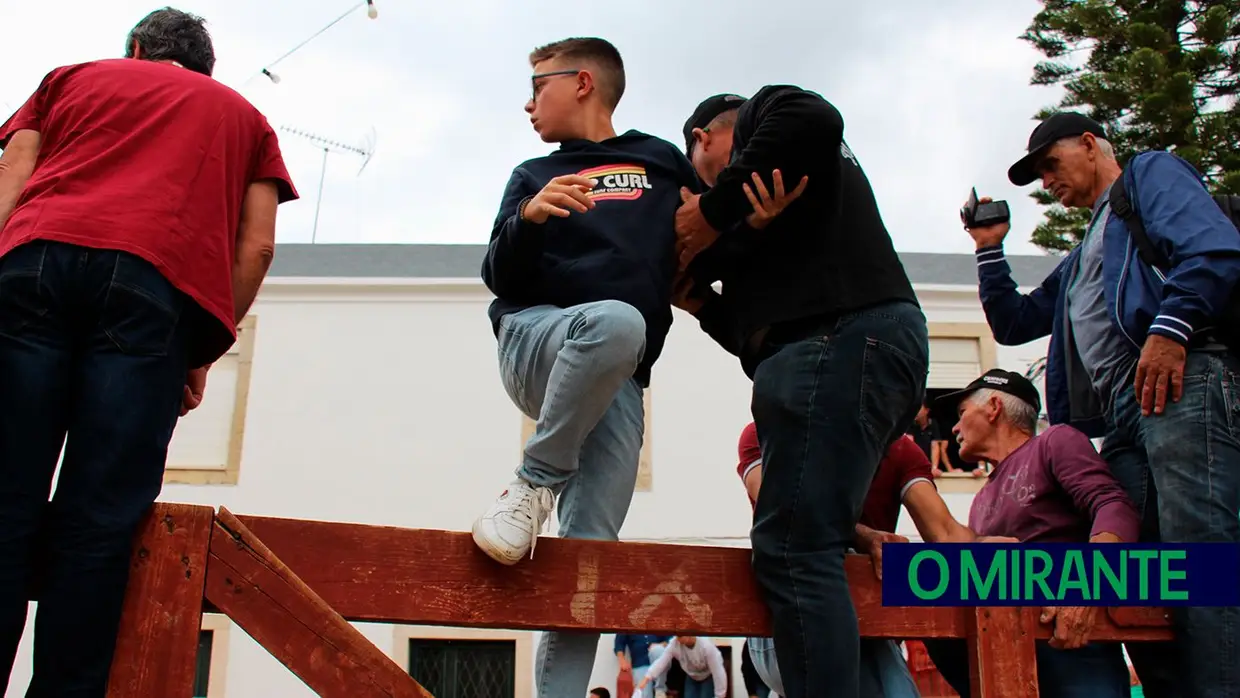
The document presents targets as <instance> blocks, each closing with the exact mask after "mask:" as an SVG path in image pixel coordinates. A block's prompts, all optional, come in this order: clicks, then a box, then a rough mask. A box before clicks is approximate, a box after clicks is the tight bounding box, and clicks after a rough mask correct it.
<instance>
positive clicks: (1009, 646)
mask: <svg viewBox="0 0 1240 698" xmlns="http://www.w3.org/2000/svg"><path fill="white" fill-rule="evenodd" d="M1036 613H1038V611H1037V609H1033V608H1016V607H1006V608H993V607H992V608H977V609H974V610H973V613H972V614H971V615H972V619H971V620H972V622H971V623H970V625H969V631H968V632H969V635H968V645H969V690H970V693H972V694H973V695H975V696H979V698H1038V664H1037V657H1036V655H1035V652H1034V644H1033V635H1034V625H1035V623H1036V622H1037V619H1036V616H1035V614H1036Z"/></svg>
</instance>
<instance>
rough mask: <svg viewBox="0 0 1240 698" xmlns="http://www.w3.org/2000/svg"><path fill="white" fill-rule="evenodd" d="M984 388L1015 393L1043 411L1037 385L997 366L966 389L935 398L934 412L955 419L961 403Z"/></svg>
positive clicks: (1037, 410) (1023, 400)
mask: <svg viewBox="0 0 1240 698" xmlns="http://www.w3.org/2000/svg"><path fill="white" fill-rule="evenodd" d="M983 389H990V390H997V391H999V392H1001V393H1007V394H1008V395H1013V396H1015V397H1017V398H1019V399H1020V400H1021V401H1022V402H1027V403H1029V404H1030V405H1032V406H1033V411H1034V412H1039V413H1040V412H1041V411H1042V396H1041V395H1039V394H1038V389H1037V387H1036V386H1034V384H1033V383H1032V382H1031V381H1030V380H1029V379H1028V378H1025V377H1024V376H1022V375H1020V374H1019V373H1015V372H1013V371H1004V370H1003V369H1000V368H995V369H991V370H989V371H987V372H985V373H983V374H982V375H981V376H979V377H978V378H977V379H976V380H974V381H973V382H972V383H970V384H968V385H967V386H965V388H964V390H957V391H956V392H954V393H948V394H946V395H944V396H942V397H940V398H939V399H937V400H935V401H934V412H935V414H937V415H941V418H946V417H947V416H948V415H950V416H951V418H952V419H954V418H955V416H956V411H957V410H958V409H959V407H960V403H961V402H963V401H964V400H965V399H966V398H968V397H969V396H970V395H972V394H973V393H975V392H977V391H979V390H983Z"/></svg>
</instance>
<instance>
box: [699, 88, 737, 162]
mask: <svg viewBox="0 0 1240 698" xmlns="http://www.w3.org/2000/svg"><path fill="white" fill-rule="evenodd" d="M746 101H748V100H746V99H745V98H744V97H742V96H740V95H734V94H721V95H714V96H713V97H707V98H706V99H704V100H702V103H701V104H699V105H697V109H694V110H693V116H690V117H689V120H688V121H686V122H685V128H684V135H685V155H688V154H689V153H690V152H691V151H692V150H693V129H695V128H706V127H707V126H708V125H709V124H710V122H712V121H714V120H715V117H716V116H719V115H720V114H722V113H724V112H728V111H732V110H733V109H740V106H741V105H742V104H744V103H745V102H746Z"/></svg>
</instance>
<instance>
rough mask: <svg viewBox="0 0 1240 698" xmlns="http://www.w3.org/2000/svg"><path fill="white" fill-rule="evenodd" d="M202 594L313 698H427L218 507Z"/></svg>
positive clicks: (326, 564) (428, 697)
mask: <svg viewBox="0 0 1240 698" xmlns="http://www.w3.org/2000/svg"><path fill="white" fill-rule="evenodd" d="M318 564H319V565H321V566H323V567H331V566H332V564H333V561H332V560H331V559H330V558H323V559H320V560H319V561H318ZM206 595H207V599H209V600H210V602H211V603H212V604H213V605H214V606H215V607H216V608H218V609H220V610H221V611H223V612H224V613H226V614H228V617H229V618H231V619H232V620H233V621H234V622H236V623H237V625H239V626H240V627H241V628H242V629H243V630H245V632H246V633H248V634H249V635H250V637H252V638H254V640H255V641H257V642H258V643H259V644H260V645H262V646H263V647H265V648H266V649H267V651H268V652H270V653H271V654H272V655H273V656H274V657H275V658H276V659H278V660H279V661H280V663H281V664H284V665H285V666H286V667H288V668H289V670H290V671H292V672H293V673H294V674H296V675H297V677H298V678H300V679H301V680H302V681H304V682H305V683H306V685H307V686H309V687H310V688H311V689H313V690H314V691H315V692H316V693H318V694H319V695H321V696H326V697H327V698H337V697H339V698H371V697H374V698H379V697H383V698H432V697H431V695H430V693H428V692H427V691H426V690H425V689H424V688H422V687H421V686H420V685H418V683H417V682H416V681H414V680H413V677H411V676H410V675H409V674H408V673H407V672H406V671H405V670H403V669H401V668H400V667H399V666H398V665H397V664H396V663H395V662H393V661H392V660H391V658H389V657H388V656H387V655H385V654H384V653H383V652H381V651H380V650H379V649H378V648H377V647H375V646H374V645H373V644H372V643H371V642H370V640H368V639H366V637H365V636H364V635H362V634H361V633H360V632H359V631H358V630H357V629H356V628H354V627H353V626H352V625H351V624H350V623H349V622H348V621H346V620H345V619H344V618H343V617H342V616H341V615H340V614H339V613H337V612H336V611H334V610H333V609H332V607H331V606H330V605H328V603H327V602H326V601H324V600H323V599H322V598H321V597H320V596H319V595H318V594H316V593H315V592H314V591H313V590H312V589H311V588H310V587H309V586H307V585H306V584H305V583H304V582H303V581H302V580H301V579H298V577H297V575H296V574H294V573H293V571H292V570H291V569H290V568H289V566H288V565H286V564H285V563H284V562H283V561H281V560H280V558H279V557H277V556H276V555H275V554H273V553H272V551H271V550H270V549H269V548H268V547H267V546H266V545H264V544H263V542H262V541H260V540H259V539H258V538H257V537H255V536H254V535H253V534H252V533H251V532H250V531H249V530H248V529H247V528H246V526H245V524H243V523H241V521H239V520H238V519H237V518H236V517H235V516H233V515H232V514H230V513H229V512H228V511H227V510H224V509H221V510H220V513H219V515H218V517H217V519H216V524H215V529H214V531H213V533H212V536H211V546H210V562H209V568H208V571H207V583H206Z"/></svg>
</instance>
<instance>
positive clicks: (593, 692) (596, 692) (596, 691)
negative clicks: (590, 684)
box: [588, 686, 611, 698]
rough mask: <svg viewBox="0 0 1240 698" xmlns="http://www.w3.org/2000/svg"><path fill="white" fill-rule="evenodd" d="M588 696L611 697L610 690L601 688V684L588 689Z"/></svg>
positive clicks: (592, 697) (597, 697)
mask: <svg viewBox="0 0 1240 698" xmlns="http://www.w3.org/2000/svg"><path fill="white" fill-rule="evenodd" d="M588 698H611V691H609V690H607V689H606V688H603V687H602V686H596V687H595V688H591V689H590V695H589V696H588Z"/></svg>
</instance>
